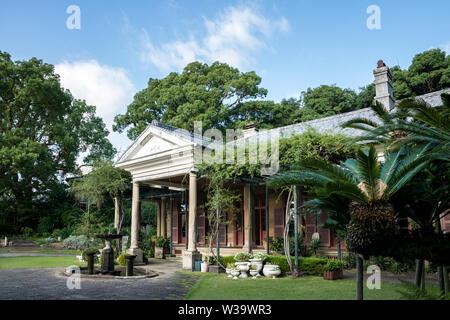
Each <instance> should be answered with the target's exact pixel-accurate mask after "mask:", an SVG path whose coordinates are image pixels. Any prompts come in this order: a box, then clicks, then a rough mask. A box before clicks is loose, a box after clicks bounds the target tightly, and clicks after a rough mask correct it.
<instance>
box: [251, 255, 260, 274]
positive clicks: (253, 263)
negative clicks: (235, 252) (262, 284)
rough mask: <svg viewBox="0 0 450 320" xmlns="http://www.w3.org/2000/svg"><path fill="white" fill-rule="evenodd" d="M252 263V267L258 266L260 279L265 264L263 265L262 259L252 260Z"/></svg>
mask: <svg viewBox="0 0 450 320" xmlns="http://www.w3.org/2000/svg"><path fill="white" fill-rule="evenodd" d="M250 261H251V265H252V266H256V267H257V269H256V270H257V271H258V277H260V274H259V273H260V272H261V270H262V269H263V263H262V259H252V260H250Z"/></svg>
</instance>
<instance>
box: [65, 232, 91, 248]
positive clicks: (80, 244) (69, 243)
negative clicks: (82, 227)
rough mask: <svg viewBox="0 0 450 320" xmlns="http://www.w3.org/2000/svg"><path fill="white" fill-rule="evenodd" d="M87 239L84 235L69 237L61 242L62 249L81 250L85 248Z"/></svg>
mask: <svg viewBox="0 0 450 320" xmlns="http://www.w3.org/2000/svg"><path fill="white" fill-rule="evenodd" d="M87 242H88V238H87V237H86V236H84V235H80V236H70V237H68V238H67V239H65V240H64V241H63V247H64V248H67V249H75V250H83V249H84V248H86V244H87Z"/></svg>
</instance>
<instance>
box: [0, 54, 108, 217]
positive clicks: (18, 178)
mask: <svg viewBox="0 0 450 320" xmlns="http://www.w3.org/2000/svg"><path fill="white" fill-rule="evenodd" d="M0 119H1V120H0V199H2V200H1V202H0V204H1V206H2V207H1V208H0V212H2V213H3V214H4V215H7V216H8V217H9V220H12V222H13V223H14V224H16V225H17V224H26V223H29V222H30V219H32V218H33V216H34V215H35V214H36V207H35V203H36V202H37V201H40V200H42V199H45V198H46V197H47V196H48V194H49V193H51V190H53V189H54V188H56V187H57V185H58V184H60V183H61V180H62V179H61V178H62V177H64V176H65V175H66V174H68V173H74V172H76V171H77V164H76V160H77V158H78V156H79V155H80V154H82V153H85V154H86V156H85V158H84V160H85V161H86V162H92V161H93V160H94V159H97V158H111V157H112V156H113V155H114V153H115V150H114V148H113V147H112V145H111V143H110V142H109V141H108V140H107V135H108V130H106V128H105V124H104V123H103V121H102V120H101V118H99V117H96V115H95V107H94V106H89V105H87V104H86V103H85V102H84V101H80V100H76V99H74V98H73V97H72V95H71V94H70V92H69V91H66V90H64V89H63V88H61V86H60V82H59V76H58V75H57V74H55V72H54V67H53V66H52V65H50V64H46V63H43V62H42V60H38V59H36V58H32V59H30V60H28V61H15V62H14V61H12V60H11V57H10V55H9V54H8V53H6V52H0Z"/></svg>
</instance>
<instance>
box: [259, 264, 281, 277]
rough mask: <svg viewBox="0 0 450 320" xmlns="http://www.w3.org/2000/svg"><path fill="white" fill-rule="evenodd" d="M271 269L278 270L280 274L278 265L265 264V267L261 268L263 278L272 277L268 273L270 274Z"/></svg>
mask: <svg viewBox="0 0 450 320" xmlns="http://www.w3.org/2000/svg"><path fill="white" fill-rule="evenodd" d="M273 269H278V271H280V273H281V270H279V269H280V267H279V266H278V265H272V264H266V265H265V266H264V268H263V274H264V276H265V277H272V275H271V274H270V272H271V271H272V270H273Z"/></svg>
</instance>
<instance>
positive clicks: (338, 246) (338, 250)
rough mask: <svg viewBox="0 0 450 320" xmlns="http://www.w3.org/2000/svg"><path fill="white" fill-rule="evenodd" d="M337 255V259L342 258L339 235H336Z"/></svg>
mask: <svg viewBox="0 0 450 320" xmlns="http://www.w3.org/2000/svg"><path fill="white" fill-rule="evenodd" d="M337 255H338V260H342V250H341V237H340V236H339V235H338V236H337Z"/></svg>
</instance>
